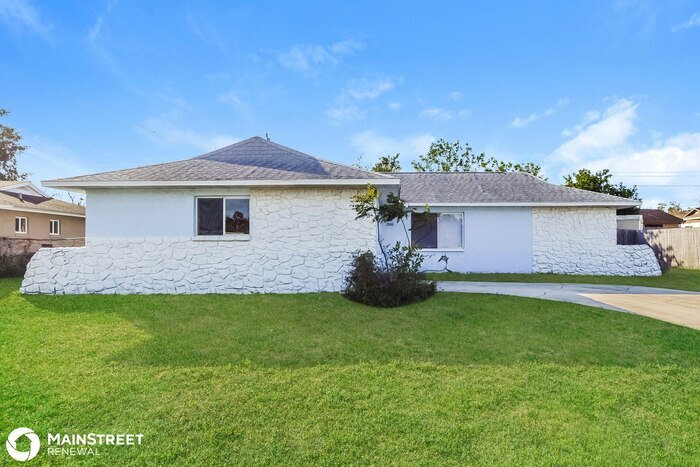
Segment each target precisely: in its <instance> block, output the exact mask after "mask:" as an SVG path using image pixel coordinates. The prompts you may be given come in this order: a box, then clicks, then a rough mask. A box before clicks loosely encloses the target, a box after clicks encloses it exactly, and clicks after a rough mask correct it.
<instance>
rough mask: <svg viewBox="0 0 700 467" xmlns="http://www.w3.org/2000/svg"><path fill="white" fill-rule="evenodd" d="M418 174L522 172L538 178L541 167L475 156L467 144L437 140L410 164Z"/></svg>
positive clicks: (528, 163) (530, 163)
mask: <svg viewBox="0 0 700 467" xmlns="http://www.w3.org/2000/svg"><path fill="white" fill-rule="evenodd" d="M412 165H413V168H414V169H415V170H416V171H418V172H524V173H529V174H532V175H534V176H536V177H539V176H540V172H541V171H542V167H540V166H539V165H538V164H535V163H534V162H527V163H524V164H521V163H514V162H508V161H501V160H498V159H496V158H495V157H487V156H486V154H484V153H483V152H482V153H480V154H476V153H475V152H474V151H473V150H472V148H471V146H469V144H464V145H462V143H460V142H459V140H457V141H454V142H449V141H445V140H444V139H439V140H437V141H436V142H434V143H432V144H431V145H430V149H428V152H427V153H426V154H424V155H421V156H419V158H418V160H417V161H413V162H412Z"/></svg>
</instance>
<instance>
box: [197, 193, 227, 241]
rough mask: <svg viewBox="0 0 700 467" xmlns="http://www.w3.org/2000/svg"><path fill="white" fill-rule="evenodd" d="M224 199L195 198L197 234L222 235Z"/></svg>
mask: <svg viewBox="0 0 700 467" xmlns="http://www.w3.org/2000/svg"><path fill="white" fill-rule="evenodd" d="M223 212H224V200H223V199H222V198H197V235H223V233H224V215H223Z"/></svg>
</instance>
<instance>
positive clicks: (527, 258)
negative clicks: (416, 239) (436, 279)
mask: <svg viewBox="0 0 700 467" xmlns="http://www.w3.org/2000/svg"><path fill="white" fill-rule="evenodd" d="M430 212H433V213H438V212H460V213H463V216H464V229H463V236H464V238H463V240H462V244H463V245H464V247H463V248H459V249H437V250H422V253H423V255H424V256H425V261H424V262H423V270H426V271H435V270H443V269H444V268H445V263H444V262H439V259H440V257H441V256H443V255H446V256H447V257H448V258H449V259H448V262H447V267H448V269H449V270H450V271H457V272H483V273H485V272H520V273H530V272H532V215H531V209H530V208H529V207H463V208H459V207H458V208H447V207H431V209H430ZM404 223H405V226H406V229H407V230H409V236H410V228H411V219H410V217H409V218H408V219H406V220H405V221H404ZM409 238H410V237H409ZM382 240H383V242H382V243H383V244H384V245H390V246H391V245H393V244H394V243H396V242H397V241H400V242H402V243H404V244H405V243H406V242H407V241H409V240H408V239H407V237H406V232H405V230H404V227H403V225H401V223H400V222H398V223H394V225H382Z"/></svg>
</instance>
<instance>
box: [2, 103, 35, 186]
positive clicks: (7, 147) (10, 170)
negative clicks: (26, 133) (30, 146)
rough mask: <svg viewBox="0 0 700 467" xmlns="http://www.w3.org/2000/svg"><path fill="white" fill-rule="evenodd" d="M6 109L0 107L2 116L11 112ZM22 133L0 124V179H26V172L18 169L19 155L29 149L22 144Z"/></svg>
mask: <svg viewBox="0 0 700 467" xmlns="http://www.w3.org/2000/svg"><path fill="white" fill-rule="evenodd" d="M9 113H10V112H8V111H7V110H5V109H0V117H5V116H7V115H8V114H9ZM21 141H22V135H20V134H19V133H17V131H16V130H15V129H14V128H12V127H9V126H5V125H2V124H0V180H24V179H25V178H27V175H28V174H26V173H21V172H19V170H17V157H18V156H19V155H20V154H22V152H23V151H25V150H26V149H27V146H23V145H22V144H21Z"/></svg>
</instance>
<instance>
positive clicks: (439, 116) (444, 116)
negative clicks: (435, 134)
mask: <svg viewBox="0 0 700 467" xmlns="http://www.w3.org/2000/svg"><path fill="white" fill-rule="evenodd" d="M453 115H454V112H452V111H451V110H448V109H441V108H438V107H430V108H427V109H423V110H421V111H420V116H421V117H429V118H434V119H436V120H449V119H451V118H452V116H453Z"/></svg>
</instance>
